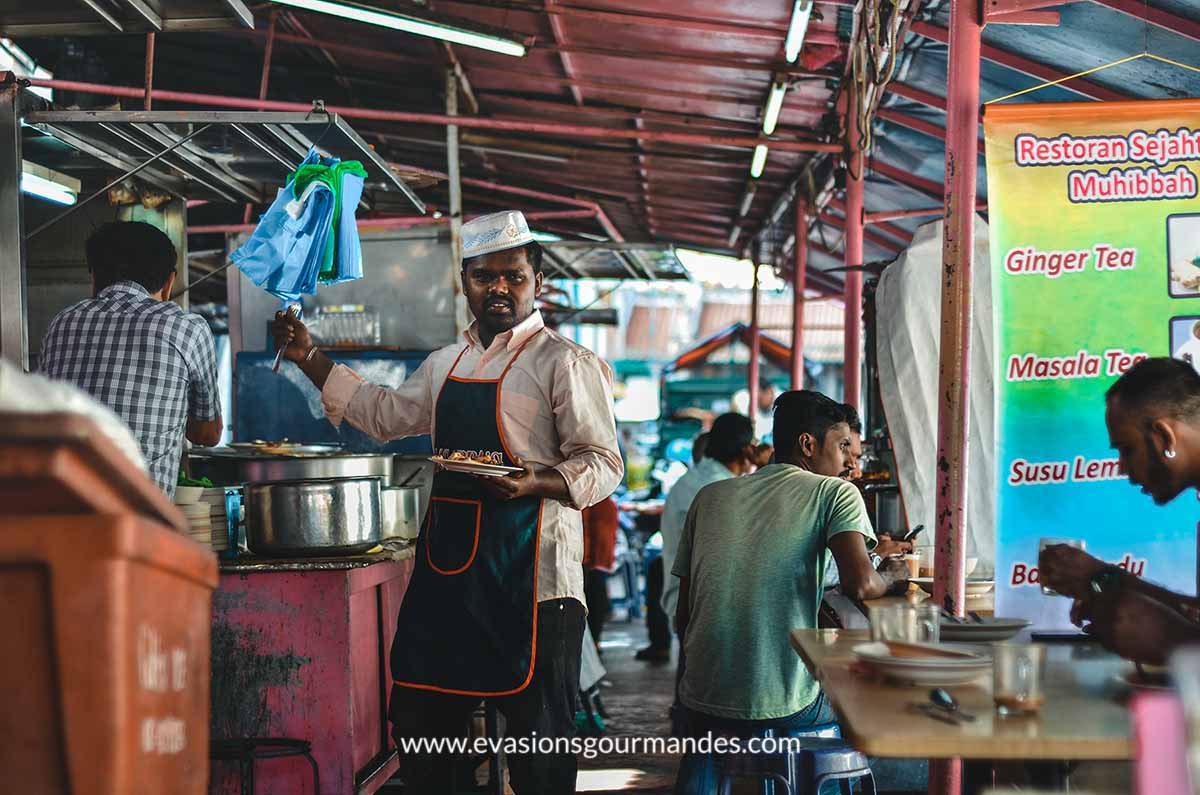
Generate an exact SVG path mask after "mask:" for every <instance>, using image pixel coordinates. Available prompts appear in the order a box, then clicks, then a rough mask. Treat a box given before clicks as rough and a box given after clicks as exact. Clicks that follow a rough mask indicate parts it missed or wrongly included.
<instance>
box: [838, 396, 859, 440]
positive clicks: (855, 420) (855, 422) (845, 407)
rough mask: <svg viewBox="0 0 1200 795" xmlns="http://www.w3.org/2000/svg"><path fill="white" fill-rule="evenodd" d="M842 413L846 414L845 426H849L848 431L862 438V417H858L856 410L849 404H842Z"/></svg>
mask: <svg viewBox="0 0 1200 795" xmlns="http://www.w3.org/2000/svg"><path fill="white" fill-rule="evenodd" d="M842 411H844V412H845V413H846V424H847V425H849V426H850V430H852V431H854V432H855V433H857V434H858V435H859V436H862V431H863V424H862V417H860V416H858V409H856V408H854V406H851V405H850V404H849V403H843V404H842Z"/></svg>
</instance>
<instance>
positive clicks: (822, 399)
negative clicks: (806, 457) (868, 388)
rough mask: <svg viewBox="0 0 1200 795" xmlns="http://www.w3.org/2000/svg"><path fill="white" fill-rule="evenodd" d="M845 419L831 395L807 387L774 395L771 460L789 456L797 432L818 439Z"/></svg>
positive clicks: (783, 458) (842, 410)
mask: <svg viewBox="0 0 1200 795" xmlns="http://www.w3.org/2000/svg"><path fill="white" fill-rule="evenodd" d="M842 422H846V410H845V408H844V407H843V405H842V404H841V403H838V402H837V401H836V400H834V399H833V398H830V397H827V396H825V395H822V394H821V393H820V392H814V391H813V390H811V389H798V390H792V391H790V392H784V393H783V394H782V395H780V396H779V397H777V398H775V426H774V431H773V436H772V438H773V439H774V442H775V460H776V461H787V460H789V459H791V458H792V453H793V450H792V448H793V447H794V446H795V444H796V440H797V439H799V438H800V434H803V433H807V434H811V435H812V436H814V437H816V439H817V440H818V441H820V442H824V441H825V434H826V433H828V432H829V429H830V428H832V427H833V426H835V425H837V424H838V423H842Z"/></svg>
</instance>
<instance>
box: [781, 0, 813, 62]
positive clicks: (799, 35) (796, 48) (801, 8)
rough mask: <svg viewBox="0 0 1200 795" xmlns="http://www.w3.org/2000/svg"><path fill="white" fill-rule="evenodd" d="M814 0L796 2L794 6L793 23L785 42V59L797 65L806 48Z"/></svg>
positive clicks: (798, 0) (789, 27)
mask: <svg viewBox="0 0 1200 795" xmlns="http://www.w3.org/2000/svg"><path fill="white" fill-rule="evenodd" d="M812 9H813V0H796V3H795V5H793V6H792V22H791V24H790V25H788V32H787V39H786V40H784V42H783V57H784V58H786V59H787V62H788V63H795V62H796V59H797V58H799V57H800V48H801V47H803V46H804V34H805V33H807V32H808V18H809V17H810V16H812Z"/></svg>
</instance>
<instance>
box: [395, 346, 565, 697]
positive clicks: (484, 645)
mask: <svg viewBox="0 0 1200 795" xmlns="http://www.w3.org/2000/svg"><path fill="white" fill-rule="evenodd" d="M531 339H532V338H531ZM528 344H529V343H528V341H527V342H526V343H525V345H528ZM524 349H525V346H524V345H522V346H521V350H518V351H517V353H516V355H515V356H513V360H512V362H510V363H509V365H508V367H506V368H505V369H504V372H503V373H502V374H501V375H500V378H498V379H496V380H491V381H475V380H469V379H465V378H458V377H456V376H455V375H454V369H455V368H456V367H457V366H458V363H459V361H460V360H461V359H462V357H463V354H464V353H466V349H464V350H463V353H460V354H459V356H458V359H455V361H454V365H452V366H451V368H450V372H449V374H448V375H447V376H446V381H445V383H443V385H442V389H441V392H440V393H439V394H438V398H437V402H436V404H435V406H434V418H435V421H436V424H435V425H434V428H435V431H434V433H435V436H434V440H433V446H434V449H435V450H437V451H438V452H439V454H443V453H448V452H454V451H464V452H472V453H476V452H482V453H491V454H493V455H494V457H495V458H497V459H500V461H502V462H503V463H504V465H505V466H515V464H514V462H513V458H512V456H511V455H510V454H509V451H508V445H507V444H505V440H504V430H503V429H502V428H501V426H500V396H501V389H502V385H503V382H504V377H505V376H506V375H508V371H509V369H510V368H512V365H513V363H515V362H516V360H517V357H518V356H520V355H521V352H522V351H524ZM541 517H542V500H541V498H539V497H522V498H520V499H516V500H507V501H506V500H497V499H494V498H492V497H490V496H488V494H487V492H485V491H484V490H483V488H482V487H481V486H480V485H479V484H478V483H477V482H476V481H475V479H474V478H472V477H471V476H470V475H463V474H459V473H456V472H446V471H440V472H438V473H437V474H435V475H434V478H433V496H432V498H431V500H430V504H429V512H428V517H427V519H426V522H425V526H424V527H423V528H422V530H421V533H420V535H419V536H418V538H417V547H416V561H415V567H414V569H413V575H412V580H411V581H410V582H409V584H408V590H407V591H406V592H405V594H404V601H403V603H402V604H401V605H400V617H399V619H398V626H397V629H396V639H395V641H394V642H393V643H392V659H391V663H392V676H393V678H394V679H395V682H396V684H397V685H400V686H402V687H415V688H420V689H424V690H434V691H439V692H444V693H456V694H462V695H479V696H497V695H507V694H510V693H517V692H519V691H521V690H524V689H525V687H526V686H527V685H528V684H529V680H530V679H531V678H532V676H533V662H534V658H535V655H536V648H537V637H536V635H537V633H536V631H535V630H536V627H537V562H538V536H539V534H540V530H541Z"/></svg>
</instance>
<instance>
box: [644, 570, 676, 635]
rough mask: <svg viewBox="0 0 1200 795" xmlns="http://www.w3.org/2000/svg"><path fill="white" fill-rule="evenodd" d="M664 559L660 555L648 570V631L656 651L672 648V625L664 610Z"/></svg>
mask: <svg viewBox="0 0 1200 795" xmlns="http://www.w3.org/2000/svg"><path fill="white" fill-rule="evenodd" d="M662 595H663V559H662V556H661V555H659V556H658V557H657V558H655V559H654V560H653V561H651V562H650V566H649V567H648V568H647V569H646V630H647V632H649V634H650V645H651V646H653V647H654V648H656V649H670V648H671V623H670V622H669V621H668V620H667V613H666V611H665V610H663V609H662Z"/></svg>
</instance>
